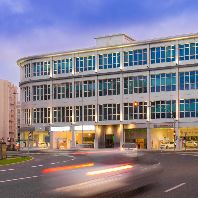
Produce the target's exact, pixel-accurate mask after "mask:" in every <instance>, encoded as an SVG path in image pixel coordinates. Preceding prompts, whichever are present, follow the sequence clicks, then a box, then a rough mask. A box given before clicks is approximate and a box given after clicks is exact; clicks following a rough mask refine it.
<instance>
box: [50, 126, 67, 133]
mask: <svg viewBox="0 0 198 198" xmlns="http://www.w3.org/2000/svg"><path fill="white" fill-rule="evenodd" d="M51 131H54V132H56V131H70V126H64V127H51Z"/></svg>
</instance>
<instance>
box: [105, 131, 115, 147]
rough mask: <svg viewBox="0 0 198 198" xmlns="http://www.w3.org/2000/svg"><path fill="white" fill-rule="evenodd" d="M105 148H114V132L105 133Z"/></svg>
mask: <svg viewBox="0 0 198 198" xmlns="http://www.w3.org/2000/svg"><path fill="white" fill-rule="evenodd" d="M105 148H114V134H105Z"/></svg>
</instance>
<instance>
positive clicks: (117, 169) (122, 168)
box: [87, 164, 133, 176]
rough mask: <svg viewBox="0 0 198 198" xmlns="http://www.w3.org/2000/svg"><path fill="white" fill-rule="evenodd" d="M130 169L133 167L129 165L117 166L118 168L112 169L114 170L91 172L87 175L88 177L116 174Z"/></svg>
mask: <svg viewBox="0 0 198 198" xmlns="http://www.w3.org/2000/svg"><path fill="white" fill-rule="evenodd" d="M131 168H133V166H132V165H130V164H127V165H123V166H118V167H114V168H108V169H102V170H97V171H91V172H88V173H87V175H89V176H93V175H100V174H104V173H111V172H117V171H121V170H126V169H131Z"/></svg>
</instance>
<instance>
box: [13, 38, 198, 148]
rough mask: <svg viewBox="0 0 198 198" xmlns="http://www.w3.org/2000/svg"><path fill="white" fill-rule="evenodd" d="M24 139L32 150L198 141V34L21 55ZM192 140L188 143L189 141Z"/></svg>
mask: <svg viewBox="0 0 198 198" xmlns="http://www.w3.org/2000/svg"><path fill="white" fill-rule="evenodd" d="M17 64H18V66H19V67H20V74H21V76H20V79H21V80H20V89H21V90H20V93H21V129H20V131H21V139H22V140H24V142H25V141H27V139H28V135H29V134H30V133H31V138H32V142H31V146H35V147H37V146H38V147H42V146H44V145H46V146H50V147H51V148H60V149H61V148H71V147H76V146H78V145H81V144H86V145H89V146H94V147H96V148H109V147H115V148H116V147H120V146H121V145H122V144H123V142H136V143H137V145H138V147H139V148H147V149H159V148H160V145H161V144H163V143H169V142H174V141H175V142H176V149H182V148H184V146H185V145H184V142H185V141H188V142H189V147H190V143H192V144H193V145H191V146H192V147H196V142H197V141H198V122H197V121H198V94H197V90H198V67H197V64H198V34H190V35H182V36H174V37H168V38H160V39H153V40H147V41H135V40H134V39H132V38H130V37H128V36H127V35H125V34H117V35H112V36H105V37H99V38H96V47H95V48H90V49H82V50H76V51H67V52H60V53H52V54H45V55H38V56H31V57H25V58H21V59H19V60H18V61H17ZM184 140H185V141H184Z"/></svg>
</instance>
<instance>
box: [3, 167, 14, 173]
mask: <svg viewBox="0 0 198 198" xmlns="http://www.w3.org/2000/svg"><path fill="white" fill-rule="evenodd" d="M13 170H15V169H13V168H9V169H7V170H6V169H3V170H0V172H6V171H13Z"/></svg>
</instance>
